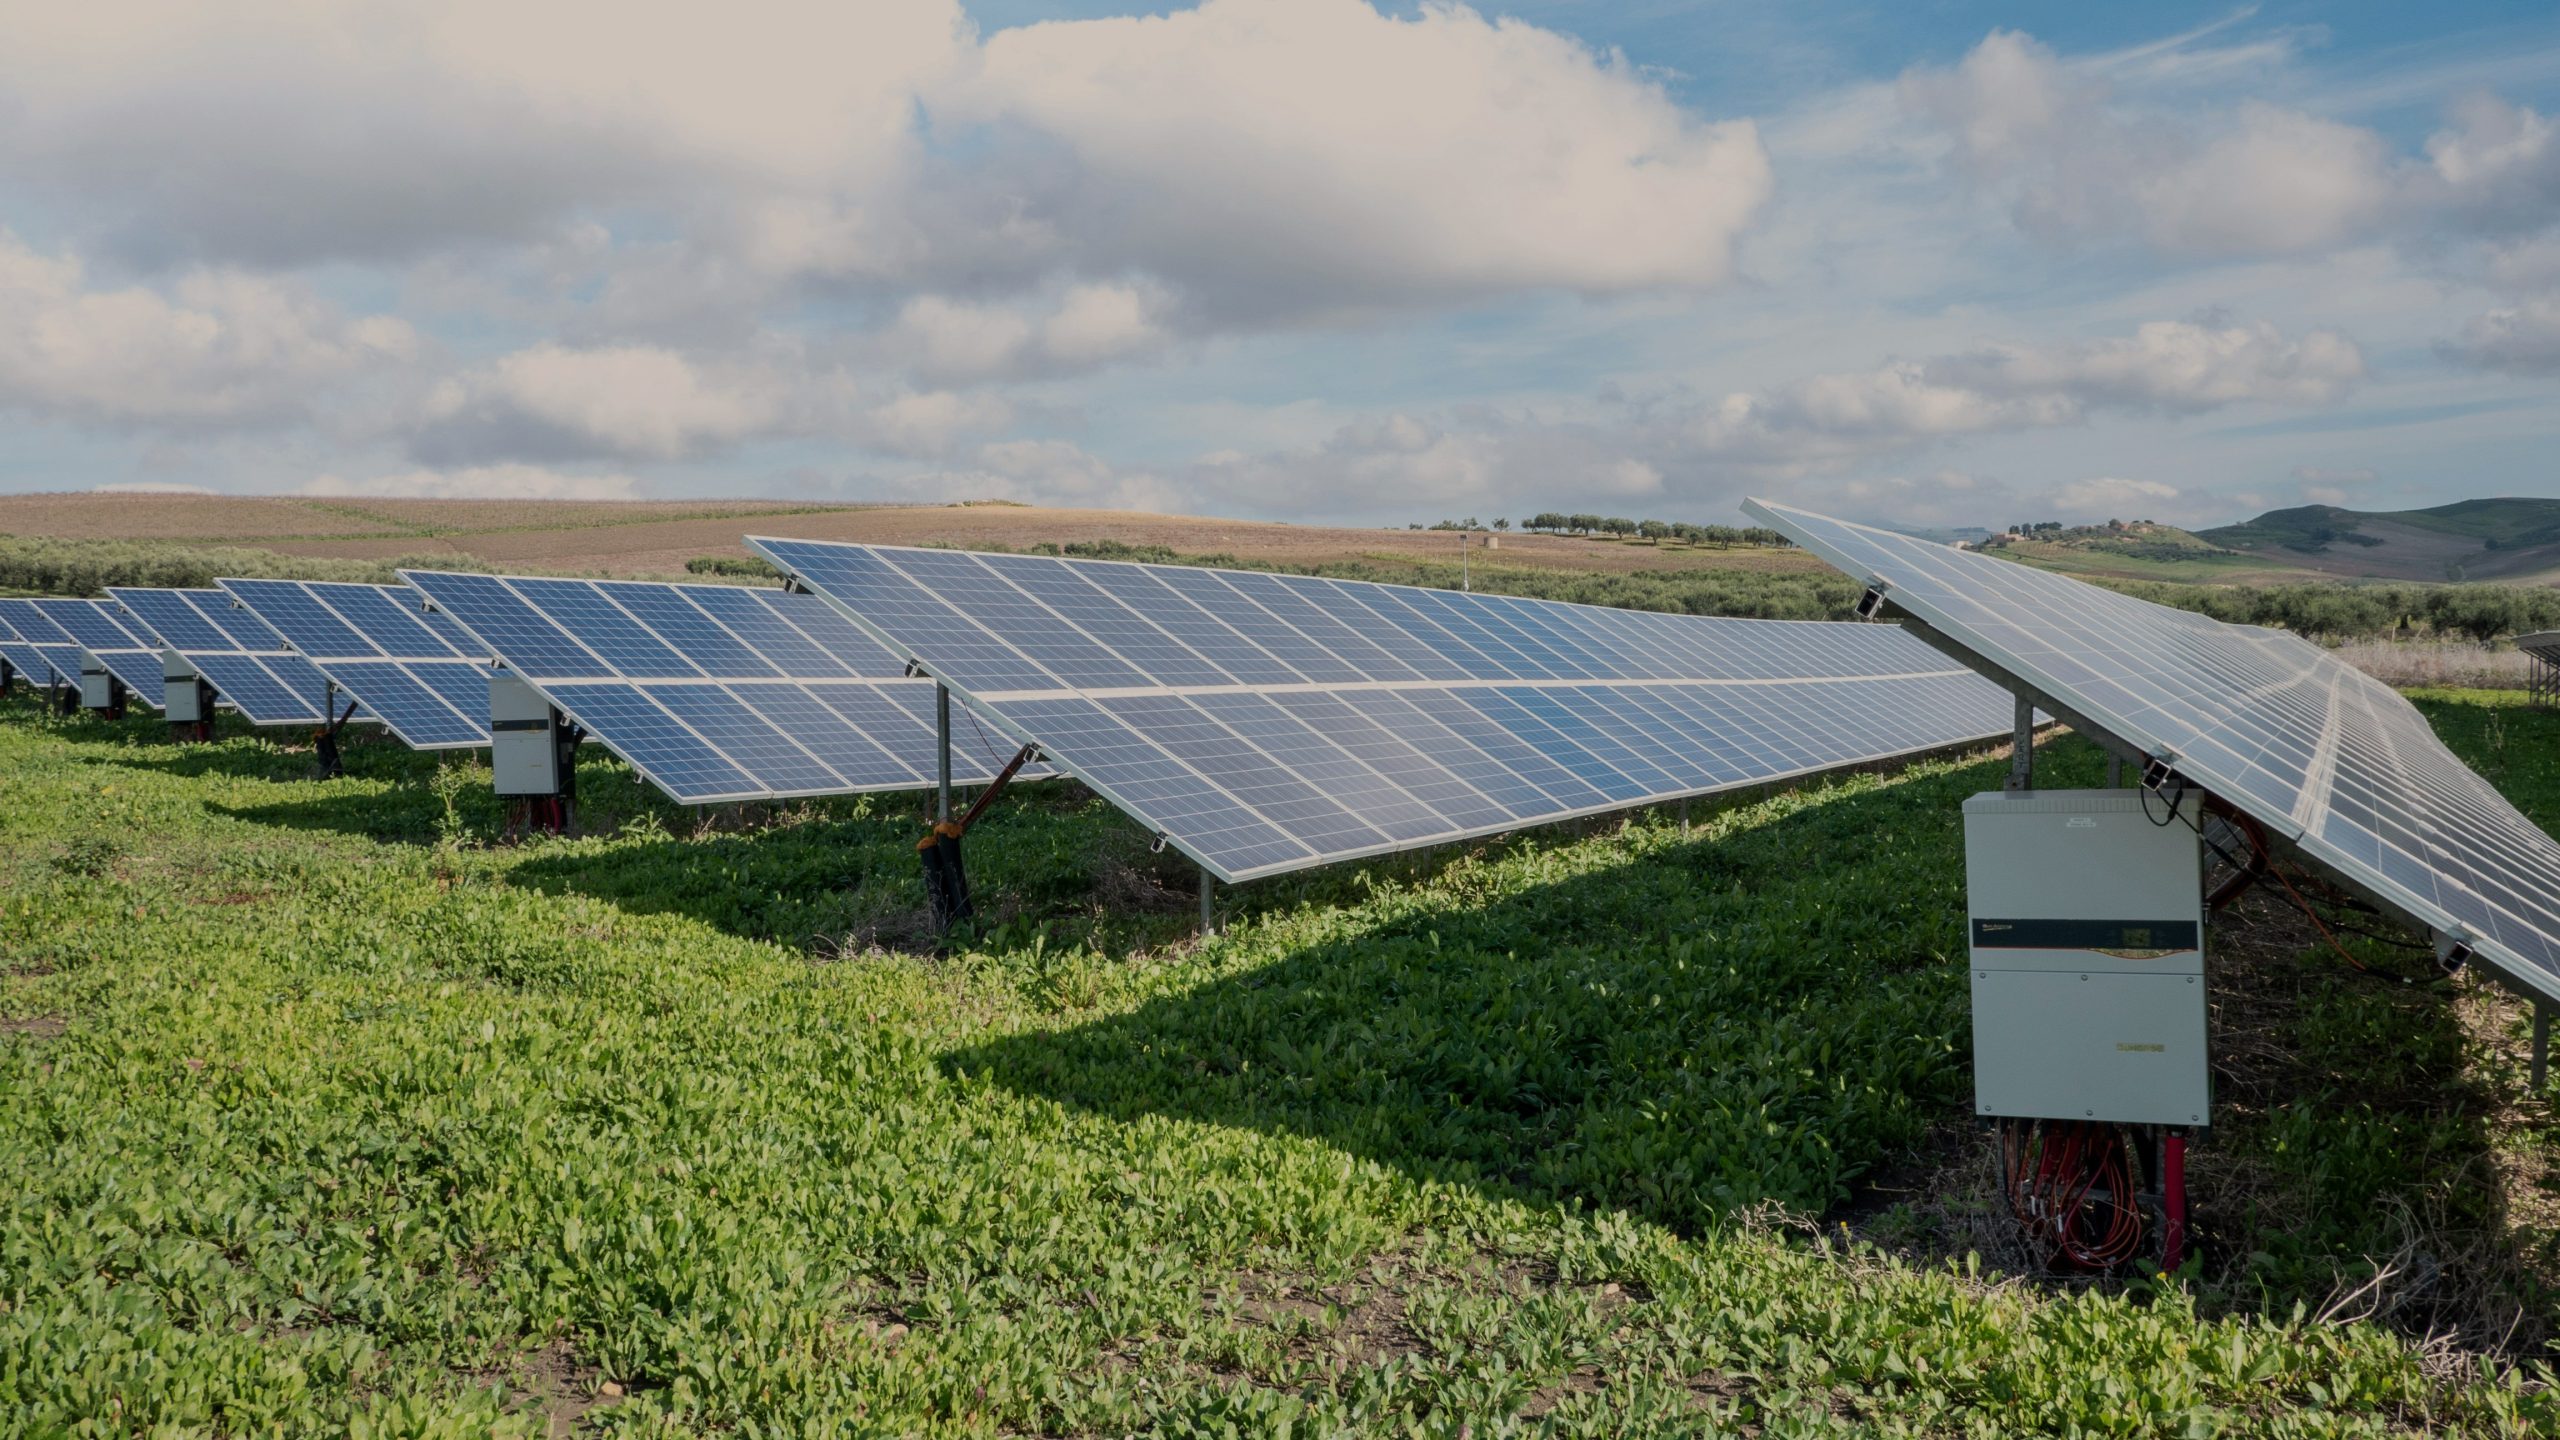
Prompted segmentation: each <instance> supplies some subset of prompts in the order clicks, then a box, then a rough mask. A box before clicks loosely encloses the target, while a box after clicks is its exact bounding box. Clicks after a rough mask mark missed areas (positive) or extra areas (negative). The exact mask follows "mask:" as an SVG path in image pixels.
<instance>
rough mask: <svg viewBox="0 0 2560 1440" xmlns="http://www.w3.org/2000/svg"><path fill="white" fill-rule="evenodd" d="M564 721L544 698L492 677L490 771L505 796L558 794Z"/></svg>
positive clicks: (521, 685) (505, 679) (518, 683)
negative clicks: (561, 731) (561, 720)
mask: <svg viewBox="0 0 2560 1440" xmlns="http://www.w3.org/2000/svg"><path fill="white" fill-rule="evenodd" d="M563 748H564V747H563V746H562V744H561V735H560V718H559V716H558V715H557V714H556V713H554V712H553V710H552V708H551V702H550V701H548V700H545V699H544V698H542V693H541V692H540V691H538V690H536V689H534V688H533V687H532V686H530V685H527V684H526V683H524V682H523V681H522V680H519V679H517V678H516V677H515V676H513V675H506V674H497V675H491V676H490V677H489V770H490V775H491V778H492V779H493V780H494V781H495V782H496V789H497V792H498V793H499V794H501V795H557V794H559V793H560V791H561V788H562V779H563V777H562V774H561V769H562V766H561V751H562V749H563Z"/></svg>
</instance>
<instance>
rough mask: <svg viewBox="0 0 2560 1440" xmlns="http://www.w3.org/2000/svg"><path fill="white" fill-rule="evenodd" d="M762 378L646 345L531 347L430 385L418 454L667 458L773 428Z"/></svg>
mask: <svg viewBox="0 0 2560 1440" xmlns="http://www.w3.org/2000/svg"><path fill="white" fill-rule="evenodd" d="M780 410H781V402H780V401H779V399H778V398H777V397H776V396H775V395H774V394H773V393H771V387H770V385H769V383H768V382H767V380H766V377H763V376H755V375H747V374H738V373H731V374H726V375H716V376H715V375H711V374H706V373H705V371H704V370H703V369H702V368H701V367H698V366H696V365H695V364H694V363H693V362H692V361H690V360H688V359H687V358H686V357H684V356H682V355H679V354H677V353H675V352H674V351H671V350H665V349H660V348H656V347H652V346H639V345H625V346H613V347H607V348H601V349H592V350H574V349H569V348H566V347H564V346H559V345H550V344H545V345H536V346H534V347H532V348H530V349H526V350H519V351H517V352H515V353H514V354H511V355H507V356H503V357H501V358H500V359H498V360H497V361H496V362H494V363H492V364H490V365H488V366H486V367H484V368H482V369H479V370H475V371H472V372H470V373H468V374H466V375H463V376H461V377H459V378H456V379H451V380H447V381H445V382H444V383H442V384H441V385H439V386H437V388H436V390H435V392H434V394H433V395H431V396H430V397H429V400H428V402H427V414H426V423H425V425H424V426H423V428H422V429H421V431H420V433H419V437H418V439H417V441H416V443H415V448H417V449H418V450H419V452H420V453H421V454H422V455H425V456H429V457H431V458H433V457H438V456H464V455H471V456H481V455H486V456H492V457H494V456H501V455H512V456H528V455H581V454H595V455H618V456H625V457H629V458H633V459H674V458H677V457H680V456H684V455H688V454H692V453H696V452H699V451H702V450H705V449H710V448H715V447H718V446H722V445H727V444H732V443H735V442H737V441H739V440H742V439H745V438H747V437H749V436H751V435H754V434H757V433H759V432H761V431H763V430H765V429H767V428H769V427H772V426H773V425H774V424H775V423H776V421H777V420H778V419H779V416H780Z"/></svg>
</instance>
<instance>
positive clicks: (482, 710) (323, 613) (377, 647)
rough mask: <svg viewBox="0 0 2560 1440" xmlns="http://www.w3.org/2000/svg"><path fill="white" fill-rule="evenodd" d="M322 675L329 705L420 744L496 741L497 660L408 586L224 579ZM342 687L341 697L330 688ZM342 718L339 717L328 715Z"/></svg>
mask: <svg viewBox="0 0 2560 1440" xmlns="http://www.w3.org/2000/svg"><path fill="white" fill-rule="evenodd" d="M214 583H215V584H217V585H219V586H221V587H222V590H223V593H225V594H226V595H228V596H229V597H230V598H231V600H232V601H233V602H234V603H235V604H236V605H237V606H238V607H239V608H238V609H237V610H235V611H233V612H232V613H234V614H239V615H246V616H251V617H254V618H255V619H256V620H257V621H258V622H260V623H262V624H264V625H266V626H267V627H268V628H270V629H272V630H274V631H275V632H276V634H277V635H278V636H279V637H281V638H282V639H283V641H284V643H285V644H287V645H289V646H291V647H292V649H293V651H294V653H295V654H296V655H297V656H299V657H300V660H301V661H302V662H303V663H305V664H308V665H309V666H310V667H311V669H312V671H313V672H314V674H316V675H317V676H318V677H319V680H320V684H321V689H322V691H323V692H324V693H323V699H322V704H323V706H324V708H334V709H336V710H338V711H343V710H344V709H345V708H346V706H347V704H348V702H349V701H350V700H352V701H353V702H355V703H356V704H357V705H358V706H359V707H360V708H359V709H358V710H357V712H356V713H357V714H358V715H359V716H360V717H362V718H365V719H370V720H376V721H379V722H381V723H382V724H383V725H384V726H385V727H386V728H388V729H389V730H390V731H391V733H392V734H394V735H396V736H398V737H399V738H400V741H401V743H403V744H405V745H407V746H409V747H410V748H411V749H414V750H460V749H468V748H471V747H475V746H481V745H486V744H488V743H489V663H488V658H487V656H486V655H485V654H482V653H479V651H478V647H477V646H475V645H473V644H472V643H471V642H470V641H469V640H468V639H466V638H464V637H462V636H461V634H460V632H458V631H456V630H454V629H453V627H452V624H451V622H449V621H445V620H444V619H443V617H441V616H437V615H431V614H429V613H427V610H426V608H425V597H423V596H421V595H420V594H419V593H418V592H417V591H415V590H412V589H410V588H409V587H408V586H406V585H363V584H351V583H344V582H334V581H332V582H323V581H307V580H217V581H215V582H214ZM332 686H334V687H335V688H336V691H337V694H336V697H335V699H334V700H332V699H330V698H329V697H328V696H327V694H326V692H327V691H328V689H329V687H332ZM330 718H332V719H335V718H337V717H336V716H335V715H334V714H333V715H332V716H331V717H330Z"/></svg>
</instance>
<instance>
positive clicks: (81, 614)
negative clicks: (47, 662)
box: [19, 600, 165, 710]
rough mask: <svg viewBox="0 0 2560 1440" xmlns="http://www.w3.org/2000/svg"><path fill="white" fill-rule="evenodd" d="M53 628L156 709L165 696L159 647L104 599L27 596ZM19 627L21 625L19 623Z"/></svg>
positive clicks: (132, 692) (133, 693)
mask: <svg viewBox="0 0 2560 1440" xmlns="http://www.w3.org/2000/svg"><path fill="white" fill-rule="evenodd" d="M19 603H22V604H25V605H29V606H33V607H34V608H35V610H36V611H37V612H39V613H40V614H42V615H43V616H44V618H45V619H47V620H49V621H51V622H53V626H54V628H55V629H56V630H57V631H59V632H60V633H62V634H65V635H68V636H70V638H71V642H72V643H73V644H75V645H77V646H79V647H80V652H81V654H82V655H84V656H86V657H87V658H88V659H89V660H92V661H95V662H96V663H97V664H98V665H100V666H101V667H103V668H104V669H105V670H106V671H107V673H108V674H111V675H113V676H115V677H116V678H117V679H118V680H121V681H123V682H124V687H125V689H126V691H128V692H129V693H130V695H131V697H132V698H133V699H135V700H139V701H141V702H142V703H143V704H145V705H148V706H150V707H151V708H153V709H155V710H156V709H159V708H160V705H161V701H162V699H163V698H164V697H165V689H164V683H165V682H164V681H163V680H162V678H161V668H160V648H159V647H158V646H157V645H155V644H153V643H152V641H151V638H150V637H149V636H147V635H139V634H136V633H135V632H134V631H133V629H132V628H131V627H130V626H128V625H127V624H126V623H125V621H124V618H123V617H122V616H121V615H120V614H118V613H117V611H116V609H115V606H114V604H113V603H112V602H110V601H106V600H27V601H22V602H19ZM19 628H20V629H21V630H22V631H23V629H24V628H25V627H23V626H20V627H19Z"/></svg>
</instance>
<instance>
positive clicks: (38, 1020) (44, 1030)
mask: <svg viewBox="0 0 2560 1440" xmlns="http://www.w3.org/2000/svg"><path fill="white" fill-rule="evenodd" d="M70 1028H71V1022H69V1021H67V1020H65V1019H63V1018H62V1017H61V1016H59V1015H33V1016H28V1017H26V1018H23V1019H15V1020H12V1019H5V1018H0V1035H23V1036H25V1037H27V1038H28V1039H30V1040H51V1039H54V1038H56V1037H57V1036H59V1035H61V1034H62V1032H63V1031H65V1030H68V1029H70Z"/></svg>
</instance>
